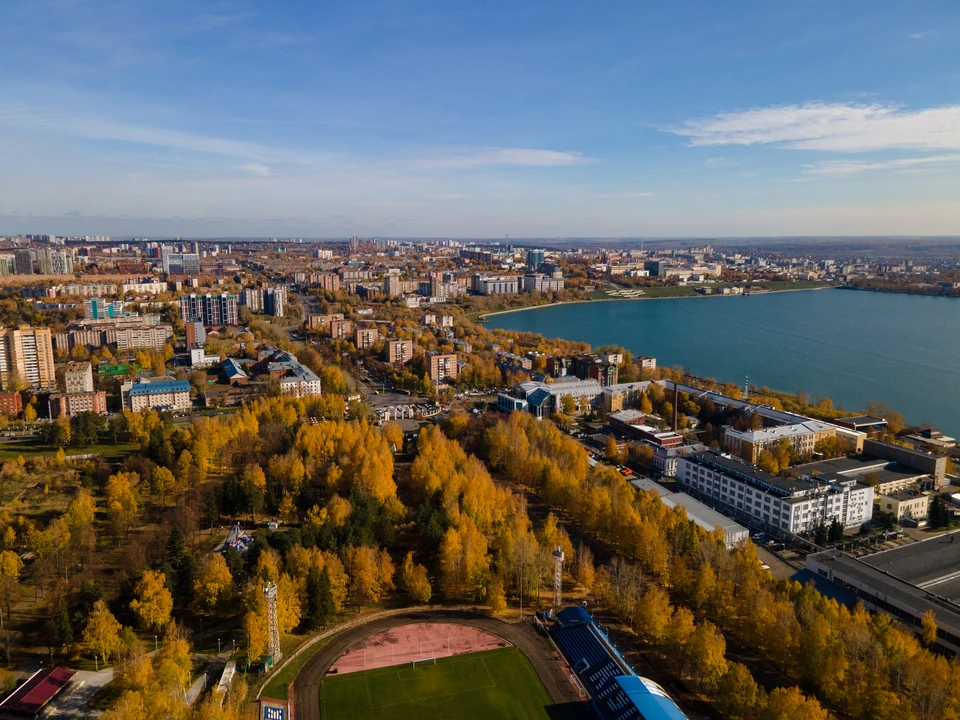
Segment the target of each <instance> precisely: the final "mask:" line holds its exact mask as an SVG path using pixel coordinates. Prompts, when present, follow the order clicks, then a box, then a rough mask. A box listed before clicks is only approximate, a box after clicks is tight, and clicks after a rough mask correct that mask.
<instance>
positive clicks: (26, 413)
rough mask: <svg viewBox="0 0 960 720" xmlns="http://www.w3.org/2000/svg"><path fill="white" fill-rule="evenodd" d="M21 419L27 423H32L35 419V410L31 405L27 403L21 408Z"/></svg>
mask: <svg viewBox="0 0 960 720" xmlns="http://www.w3.org/2000/svg"><path fill="white" fill-rule="evenodd" d="M23 419H24V420H25V421H26V422H28V423H32V422H34V421H35V420H36V419H37V411H36V408H34V407H33V405H27V406H26V407H25V408H24V409H23Z"/></svg>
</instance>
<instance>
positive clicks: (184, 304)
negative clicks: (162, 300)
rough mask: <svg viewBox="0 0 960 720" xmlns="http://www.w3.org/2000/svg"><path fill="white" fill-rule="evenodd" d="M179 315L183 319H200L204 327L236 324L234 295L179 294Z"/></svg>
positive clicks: (235, 299)
mask: <svg viewBox="0 0 960 720" xmlns="http://www.w3.org/2000/svg"><path fill="white" fill-rule="evenodd" d="M180 315H181V317H182V318H183V321H184V322H185V323H186V322H190V321H191V320H200V321H201V322H202V323H203V324H204V325H205V326H206V327H212V326H216V325H236V324H237V296H236V295H213V294H211V293H207V294H206V295H197V294H196V293H191V294H190V295H181V296H180Z"/></svg>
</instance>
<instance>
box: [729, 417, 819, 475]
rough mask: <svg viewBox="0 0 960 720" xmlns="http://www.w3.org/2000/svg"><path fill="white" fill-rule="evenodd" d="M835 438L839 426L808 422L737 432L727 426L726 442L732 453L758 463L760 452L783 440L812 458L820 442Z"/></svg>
mask: <svg viewBox="0 0 960 720" xmlns="http://www.w3.org/2000/svg"><path fill="white" fill-rule="evenodd" d="M836 436H837V426H836V425H832V424H830V423H825V422H820V421H819V420H807V421H806V422H799V423H794V424H791V425H780V426H779V427H770V428H761V429H759V430H736V429H734V428H733V427H731V426H729V425H728V426H726V427H725V428H724V434H723V439H724V442H725V443H726V444H727V448H728V449H729V450H730V452H731V453H732V454H734V455H736V456H737V457H739V458H742V459H744V460H746V461H747V462H751V463H754V464H756V463H757V461H758V460H759V458H760V453H762V452H763V451H764V450H769V449H771V448H772V447H774V446H775V445H778V444H779V443H780V442H781V441H784V440H785V441H786V442H788V443H789V444H790V446H791V447H792V448H793V449H794V450H795V451H796V452H797V454H798V455H810V454H812V453H813V449H814V448H815V447H816V445H817V443H818V442H820V441H821V440H826V439H827V438H832V437H836Z"/></svg>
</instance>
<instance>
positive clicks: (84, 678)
mask: <svg viewBox="0 0 960 720" xmlns="http://www.w3.org/2000/svg"><path fill="white" fill-rule="evenodd" d="M111 680H113V668H112V667H111V668H107V669H106V670H101V671H100V672H93V671H91V670H78V671H77V674H76V675H74V676H73V679H72V680H71V686H70V688H68V689H67V691H66V692H67V693H68V694H65V695H61V696H60V698H57V699H55V700H54V701H53V703H52V709H48V710H47V712H46V713H45V715H44V717H48V718H91V717H97V716H99V715H100V712H99V711H98V710H91V709H90V708H89V707H87V703H88V702H90V698H92V697H93V696H94V695H96V694H97V691H98V690H100V688H102V687H103V686H104V685H106V684H107V683H108V682H110V681H111Z"/></svg>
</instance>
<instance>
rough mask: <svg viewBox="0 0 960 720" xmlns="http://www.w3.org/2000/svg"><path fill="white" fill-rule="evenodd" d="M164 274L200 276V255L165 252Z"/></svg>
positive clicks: (165, 250)
mask: <svg viewBox="0 0 960 720" xmlns="http://www.w3.org/2000/svg"><path fill="white" fill-rule="evenodd" d="M163 272H165V273H166V274H167V275H199V274H200V255H199V254H198V253H173V252H169V253H168V252H167V248H164V251H163Z"/></svg>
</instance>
